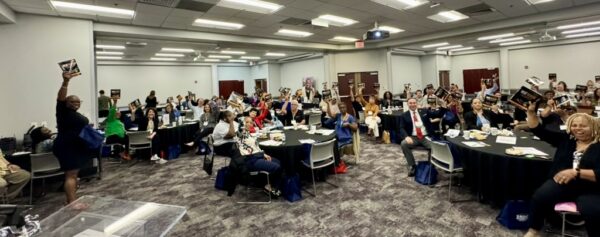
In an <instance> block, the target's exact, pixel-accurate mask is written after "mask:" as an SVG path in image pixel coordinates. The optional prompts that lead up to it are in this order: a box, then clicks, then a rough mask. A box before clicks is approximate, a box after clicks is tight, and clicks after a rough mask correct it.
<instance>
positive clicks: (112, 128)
mask: <svg viewBox="0 0 600 237" xmlns="http://www.w3.org/2000/svg"><path fill="white" fill-rule="evenodd" d="M112 100H113V102H112V103H111V106H110V108H109V110H108V117H107V118H106V127H105V128H104V136H106V144H121V145H122V146H125V149H124V150H122V149H123V147H122V146H118V148H117V152H118V153H119V156H120V157H121V159H123V160H131V157H130V156H129V137H127V134H126V132H125V125H124V124H123V122H121V120H119V118H120V117H121V112H120V111H118V110H117V101H118V99H117V97H113V98H112Z"/></svg>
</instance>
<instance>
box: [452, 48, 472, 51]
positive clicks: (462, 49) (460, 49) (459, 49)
mask: <svg viewBox="0 0 600 237" xmlns="http://www.w3.org/2000/svg"><path fill="white" fill-rule="evenodd" d="M471 49H474V47H464V48H458V49H451V50H450V51H451V52H456V51H465V50H471Z"/></svg>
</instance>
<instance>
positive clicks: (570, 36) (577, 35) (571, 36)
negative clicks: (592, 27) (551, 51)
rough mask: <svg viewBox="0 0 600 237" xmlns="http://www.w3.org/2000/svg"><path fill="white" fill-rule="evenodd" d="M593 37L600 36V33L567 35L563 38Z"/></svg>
mask: <svg viewBox="0 0 600 237" xmlns="http://www.w3.org/2000/svg"><path fill="white" fill-rule="evenodd" d="M594 35H600V32H589V33H581V34H573V35H567V36H565V37H567V38H577V37H586V36H594Z"/></svg>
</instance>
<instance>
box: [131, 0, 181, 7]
mask: <svg viewBox="0 0 600 237" xmlns="http://www.w3.org/2000/svg"><path fill="white" fill-rule="evenodd" d="M176 1H177V0H138V2H139V3H146V4H151V5H156V6H162V7H173V5H175V2H176Z"/></svg>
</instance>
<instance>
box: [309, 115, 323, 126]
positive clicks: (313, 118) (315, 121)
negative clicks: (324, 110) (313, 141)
mask: <svg viewBox="0 0 600 237" xmlns="http://www.w3.org/2000/svg"><path fill="white" fill-rule="evenodd" d="M308 125H309V126H310V125H315V126H317V125H321V114H320V113H310V114H309V115H308Z"/></svg>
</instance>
